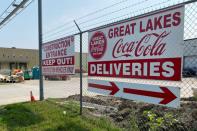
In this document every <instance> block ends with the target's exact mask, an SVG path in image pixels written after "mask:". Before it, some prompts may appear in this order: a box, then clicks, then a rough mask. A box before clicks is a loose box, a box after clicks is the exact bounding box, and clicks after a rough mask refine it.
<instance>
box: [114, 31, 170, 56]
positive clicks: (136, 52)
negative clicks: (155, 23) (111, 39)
mask: <svg viewBox="0 0 197 131" xmlns="http://www.w3.org/2000/svg"><path fill="white" fill-rule="evenodd" d="M170 33H171V32H166V31H164V32H162V33H150V34H146V35H144V36H142V37H141V39H140V40H136V41H128V42H124V39H123V38H121V39H119V40H118V41H117V42H116V43H115V46H114V48H113V52H112V56H113V57H114V58H119V57H133V56H134V57H139V56H161V55H163V54H164V52H165V51H166V43H165V40H164V39H166V37H167V36H168V35H169V34H170Z"/></svg>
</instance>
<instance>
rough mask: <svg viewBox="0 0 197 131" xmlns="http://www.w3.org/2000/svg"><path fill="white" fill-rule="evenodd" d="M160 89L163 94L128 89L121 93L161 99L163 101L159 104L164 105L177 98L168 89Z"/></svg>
mask: <svg viewBox="0 0 197 131" xmlns="http://www.w3.org/2000/svg"><path fill="white" fill-rule="evenodd" d="M160 89H161V90H162V91H163V92H153V91H144V90H138V89H129V88H124V89H123V92H124V93H129V94H136V95H142V96H149V97H156V98H163V100H162V101H160V102H159V104H164V105H166V104H168V103H170V102H171V101H173V100H174V99H176V98H177V97H176V96H175V95H174V94H173V93H172V92H171V91H170V90H169V89H168V88H166V87H160Z"/></svg>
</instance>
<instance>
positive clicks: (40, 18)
mask: <svg viewBox="0 0 197 131" xmlns="http://www.w3.org/2000/svg"><path fill="white" fill-rule="evenodd" d="M38 41H39V70H40V81H39V86H40V100H44V90H43V76H42V0H38Z"/></svg>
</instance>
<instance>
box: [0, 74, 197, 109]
mask: <svg viewBox="0 0 197 131" xmlns="http://www.w3.org/2000/svg"><path fill="white" fill-rule="evenodd" d="M97 79H104V80H111V81H120V80H121V81H122V82H131V83H143V84H154V85H165V86H174V87H180V88H181V97H190V96H192V94H193V91H192V88H197V79H196V78H184V79H183V81H182V82H166V81H153V80H139V79H138V80H137V79H115V78H97ZM79 82H80V81H79V78H71V80H69V81H44V92H45V98H65V97H68V96H70V95H75V94H79ZM30 91H33V94H34V96H35V97H36V99H39V81H38V80H30V81H28V80H27V81H25V82H23V83H14V84H5V85H0V105H5V104H10V103H16V102H23V101H29V100H30ZM83 95H90V96H94V95H96V94H94V93H90V92H88V91H87V77H84V79H83Z"/></svg>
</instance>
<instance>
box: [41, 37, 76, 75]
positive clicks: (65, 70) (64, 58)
mask: <svg viewBox="0 0 197 131" xmlns="http://www.w3.org/2000/svg"><path fill="white" fill-rule="evenodd" d="M74 47H75V46H74V36H69V37H65V38H60V39H58V40H54V41H50V42H47V43H45V44H43V46H42V68H43V75H48V76H50V75H56V76H58V75H69V74H74V73H75V68H74V63H75V59H74V55H75V52H74Z"/></svg>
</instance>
